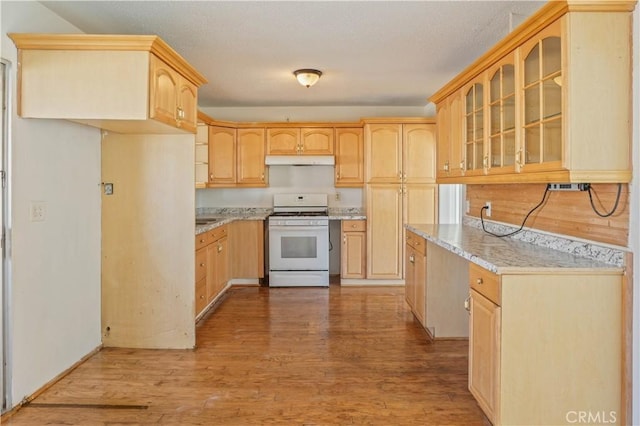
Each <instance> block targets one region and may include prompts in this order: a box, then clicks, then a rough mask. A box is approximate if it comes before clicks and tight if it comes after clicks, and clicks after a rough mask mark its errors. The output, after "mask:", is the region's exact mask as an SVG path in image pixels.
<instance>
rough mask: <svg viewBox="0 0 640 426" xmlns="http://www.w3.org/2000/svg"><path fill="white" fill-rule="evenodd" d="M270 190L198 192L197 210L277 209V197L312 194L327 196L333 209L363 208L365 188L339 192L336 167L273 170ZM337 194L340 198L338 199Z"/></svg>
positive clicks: (341, 189) (272, 167)
mask: <svg viewBox="0 0 640 426" xmlns="http://www.w3.org/2000/svg"><path fill="white" fill-rule="evenodd" d="M268 173H269V187H267V188H215V189H214V188H212V189H197V190H196V208H205V207H263V208H269V207H271V206H272V205H273V194H278V193H291V192H308V193H321V194H327V195H328V199H329V207H362V206H363V202H364V201H363V190H362V188H336V187H335V186H334V177H333V174H334V173H335V168H334V167H333V166H270V167H269V168H268ZM336 194H338V198H339V199H336Z"/></svg>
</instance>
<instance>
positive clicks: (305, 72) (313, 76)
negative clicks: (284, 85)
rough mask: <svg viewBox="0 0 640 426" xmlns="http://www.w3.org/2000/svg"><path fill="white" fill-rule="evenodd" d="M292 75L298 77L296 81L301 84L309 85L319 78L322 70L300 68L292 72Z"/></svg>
mask: <svg viewBox="0 0 640 426" xmlns="http://www.w3.org/2000/svg"><path fill="white" fill-rule="evenodd" d="M293 75H295V76H296V78H297V79H298V83H300V84H302V85H303V86H306V87H311V86H313V85H314V84H316V83H317V82H318V80H320V76H321V75H322V71H318V70H314V69H310V68H305V69H301V70H296V71H294V72H293Z"/></svg>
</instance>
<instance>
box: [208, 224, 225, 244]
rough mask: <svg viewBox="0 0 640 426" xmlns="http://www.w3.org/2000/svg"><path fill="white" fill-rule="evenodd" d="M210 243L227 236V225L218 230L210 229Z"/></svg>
mask: <svg viewBox="0 0 640 426" xmlns="http://www.w3.org/2000/svg"><path fill="white" fill-rule="evenodd" d="M209 235H210V239H209V241H210V242H214V241H218V240H219V239H220V238H223V237H226V236H227V225H223V226H221V227H219V228H215V229H212V230H211V231H209Z"/></svg>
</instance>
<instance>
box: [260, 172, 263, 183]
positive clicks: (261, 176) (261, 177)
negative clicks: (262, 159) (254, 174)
mask: <svg viewBox="0 0 640 426" xmlns="http://www.w3.org/2000/svg"><path fill="white" fill-rule="evenodd" d="M260 180H261V181H263V182H264V173H263V174H261V175H260Z"/></svg>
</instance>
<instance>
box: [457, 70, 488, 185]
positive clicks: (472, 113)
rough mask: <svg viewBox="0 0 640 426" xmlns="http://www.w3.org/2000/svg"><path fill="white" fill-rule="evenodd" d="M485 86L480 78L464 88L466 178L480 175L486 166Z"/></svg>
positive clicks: (482, 78)
mask: <svg viewBox="0 0 640 426" xmlns="http://www.w3.org/2000/svg"><path fill="white" fill-rule="evenodd" d="M484 99H485V84H484V77H483V76H481V77H479V78H478V79H476V80H475V81H473V82H471V83H469V84H468V85H467V86H465V88H464V123H465V126H464V128H465V134H464V158H465V163H464V170H463V173H464V174H465V175H467V176H477V175H482V174H484V172H485V169H486V166H488V161H489V160H488V158H487V156H486V153H485V126H484V125H485V116H486V114H485V107H484Z"/></svg>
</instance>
